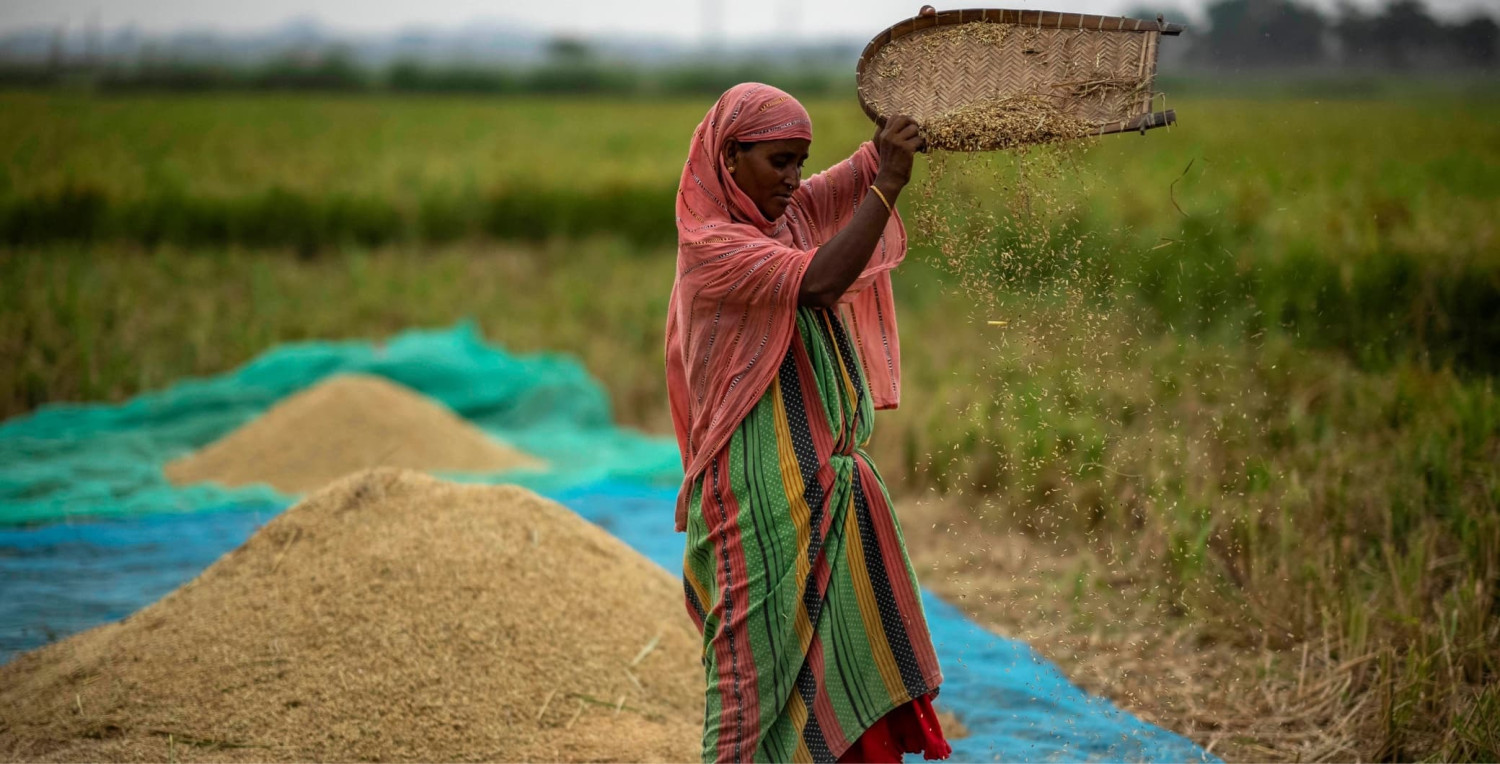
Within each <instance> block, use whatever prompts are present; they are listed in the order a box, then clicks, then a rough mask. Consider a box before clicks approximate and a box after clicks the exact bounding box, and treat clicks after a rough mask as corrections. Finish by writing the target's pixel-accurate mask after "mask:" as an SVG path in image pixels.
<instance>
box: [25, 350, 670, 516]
mask: <svg viewBox="0 0 1500 764" xmlns="http://www.w3.org/2000/svg"><path fill="white" fill-rule="evenodd" d="M343 373H364V374H373V375H378V376H381V377H385V378H387V379H390V380H392V381H394V382H397V383H400V384H402V385H405V386H406V387H409V388H411V389H413V390H416V391H417V392H419V393H422V394H424V395H426V396H428V397H429V398H432V399H434V400H436V401H439V402H441V403H443V404H445V405H446V406H447V407H448V408H450V409H452V410H453V411H454V412H455V413H457V414H458V415H459V416H462V417H463V418H465V419H467V420H469V421H470V422H472V423H473V424H475V425H477V426H478V427H480V428H481V429H483V430H485V431H486V432H489V433H491V434H493V435H495V436H497V437H499V438H501V439H503V440H505V441H507V442H509V443H511V444H513V445H515V446H516V447H518V448H520V449H521V450H523V451H525V452H527V453H531V454H534V455H536V456H539V457H541V458H542V459H544V460H546V461H547V463H548V465H549V466H548V468H547V469H546V470H544V471H515V472H511V473H499V474H494V475H451V474H450V475H444V477H449V478H456V479H463V480H477V481H495V482H499V481H504V482H512V483H520V484H522V485H525V486H527V487H529V488H532V489H534V490H537V491H541V492H544V493H552V492H555V491H559V490H564V489H566V488H567V487H569V486H572V485H578V484H584V483H591V482H595V481H598V480H605V479H619V480H629V481H631V482H638V483H646V484H656V485H673V484H675V483H676V482H677V481H680V480H681V479H682V468H681V461H680V459H679V457H678V454H677V444H676V443H675V442H674V441H673V440H671V439H670V438H659V437H651V436H647V435H644V434H642V433H638V432H633V431H630V430H626V429H622V428H620V427H618V426H616V425H615V424H614V423H613V421H612V420H611V415H610V408H609V400H608V397H607V396H606V395H605V393H604V391H603V390H602V389H601V388H600V387H599V385H598V383H596V382H595V381H594V380H593V379H592V378H590V377H589V375H588V372H587V371H585V370H584V368H583V367H582V366H580V365H579V364H578V363H577V362H576V361H573V360H572V359H570V358H568V357H566V356H561V355H552V354H545V353H544V354H536V355H527V356H516V355H512V354H510V353H507V352H505V351H504V350H502V349H500V348H498V347H496V346H494V345H490V344H487V343H486V342H485V341H484V339H483V338H482V337H481V336H480V335H479V332H478V330H477V329H476V328H475V327H474V326H473V325H472V324H470V323H463V324H459V325H457V326H455V327H453V328H451V329H447V330H437V331H421V330H419V331H410V332H406V333H403V334H400V335H398V336H396V337H394V338H392V339H390V340H388V341H385V342H368V341H350V342H305V343H297V344H289V345H283V346H280V347H278V348H276V349H275V350H272V351H270V352H267V353H266V354H264V355H262V356H260V357H259V358H257V359H255V360H254V361H251V362H250V363H248V364H246V365H245V366H243V367H241V368H239V369H237V370H235V371H233V372H230V373H228V374H224V375H222V376H218V377H212V378H209V379H199V380H189V381H184V382H180V383H178V384H175V385H173V386H171V387H169V388H167V389H165V390H162V391H159V392H154V393H148V394H145V395H141V396H139V397H137V398H135V399H133V400H131V401H130V402H128V403H125V404H121V405H54V406H48V407H45V408H42V409H40V410H38V411H36V412H35V413H32V414H30V415H28V416H24V417H20V418H17V419H14V420H11V421H9V422H6V423H5V424H3V425H0V524H18V523H41V522H52V521H56V520H59V519H63V518H68V517H74V516H84V515H90V516H119V515H137V514H143V513H151V512H188V511H195V510H199V509H203V508H208V507H217V506H224V505H228V504H239V503H247V502H253V503H276V504H281V505H285V504H287V503H289V502H290V501H291V500H292V499H293V498H295V497H290V496H284V495H281V494H279V493H277V492H276V491H274V490H272V489H271V488H270V487H269V486H247V487H242V488H225V487H222V486H217V485H212V484H199V485H192V486H184V487H178V486H173V485H172V484H170V483H168V482H167V480H166V478H165V477H164V476H163V475H162V466H163V465H164V464H166V463H167V462H169V461H171V460H172V459H175V458H177V457H179V456H182V455H184V454H187V453H190V452H192V451H194V450H196V449H198V448H201V447H202V446H204V445H207V444H208V443H211V442H213V441H214V440H216V439H218V438H220V437H222V436H223V435H225V434H227V433H229V432H230V431H231V430H234V429H235V428H237V427H239V426H240V425H243V424H245V423H246V422H248V421H250V420H252V419H254V418H255V417H257V416H259V415H260V414H261V413H262V412H264V411H265V410H266V409H268V408H269V407H271V406H272V405H274V404H275V403H276V402H278V401H279V400H281V399H282V398H285V397H286V396H288V395H291V394H293V393H296V392H298V391H300V390H303V389H306V388H308V387H310V386H312V385H315V384H317V383H318V382H319V381H320V380H322V379H324V378H325V377H328V376H330V375H334V374H343Z"/></svg>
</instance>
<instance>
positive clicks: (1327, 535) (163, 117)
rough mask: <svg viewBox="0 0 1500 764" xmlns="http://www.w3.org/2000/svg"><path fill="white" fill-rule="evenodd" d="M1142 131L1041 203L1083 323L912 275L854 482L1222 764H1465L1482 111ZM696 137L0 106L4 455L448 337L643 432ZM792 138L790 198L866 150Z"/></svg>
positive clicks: (1279, 107) (1470, 684) (1486, 504)
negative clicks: (803, 180)
mask: <svg viewBox="0 0 1500 764" xmlns="http://www.w3.org/2000/svg"><path fill="white" fill-rule="evenodd" d="M1169 97H1170V96H1169ZM1169 105H1170V106H1172V107H1173V108H1176V109H1177V110H1178V113H1179V115H1180V116H1181V118H1182V120H1183V122H1182V125H1181V126H1179V127H1178V128H1176V129H1174V130H1172V131H1170V132H1164V131H1156V132H1153V133H1152V134H1151V135H1149V136H1146V137H1137V136H1119V137H1114V138H1110V139H1105V140H1101V141H1100V142H1098V143H1097V144H1096V145H1095V147H1094V148H1093V150H1091V151H1090V152H1089V153H1088V154H1087V155H1086V156H1084V157H1082V158H1080V159H1078V160H1076V161H1077V164H1075V165H1073V166H1071V167H1064V172H1063V173H1061V174H1060V175H1059V176H1058V177H1057V178H1055V179H1053V180H1051V181H1047V180H1044V181H1042V185H1043V186H1045V190H1046V191H1047V193H1055V194H1058V195H1060V196H1061V197H1064V198H1068V199H1072V200H1074V201H1075V202H1076V203H1077V204H1078V207H1077V209H1078V210H1079V214H1078V215H1077V216H1076V219H1063V220H1057V221H1054V223H1055V228H1054V227H1053V225H1054V224H1053V223H1049V224H1048V226H1047V230H1048V231H1049V232H1051V233H1053V234H1054V235H1056V236H1057V237H1059V238H1060V239H1069V240H1077V241H1079V242H1081V243H1080V244H1079V245H1078V247H1077V249H1076V255H1077V257H1076V259H1075V260H1073V261H1072V263H1073V264H1076V265H1078V266H1079V267H1080V268H1083V269H1084V270H1083V271H1082V273H1081V277H1080V278H1079V279H1078V280H1079V281H1080V282H1083V283H1089V284H1093V285H1096V286H1097V287H1098V288H1097V289H1095V290H1093V291H1091V292H1090V293H1088V294H1087V295H1084V296H1083V297H1082V298H1080V299H1081V302H1078V303H1077V304H1062V303H1059V304H1053V303H1049V302H1048V301H1047V300H1044V299H1038V298H1036V297H1035V296H1034V293H1036V292H1040V291H1043V290H1042V287H1043V286H1044V285H1045V284H1048V283H1052V282H1049V281H1048V279H1056V277H1057V275H1058V274H1056V273H1045V272H1042V273H1039V274H1032V275H1028V276H1027V277H1026V278H1024V279H1021V280H1019V281H1017V282H1015V283H1014V284H1013V285H1012V291H1013V292H1014V294H1013V295H1007V294H1000V295H996V296H994V299H992V300H988V301H975V300H973V299H972V296H971V295H970V294H966V293H965V291H964V286H963V284H961V283H957V282H956V280H955V277H954V275H953V274H952V273H949V272H946V271H945V269H944V268H942V267H938V264H939V263H940V259H939V258H940V254H939V252H937V251H936V250H935V249H932V248H930V247H921V248H918V250H917V251H915V252H914V253H913V255H912V258H911V261H910V262H909V263H908V264H907V265H906V266H903V270H902V275H901V278H900V279H899V280H898V285H897V290H898V295H897V296H898V301H899V303H900V306H901V320H902V324H901V329H902V334H903V339H904V340H905V342H904V343H903V347H904V348H905V355H906V358H905V374H904V378H905V388H906V396H905V399H904V401H903V405H902V408H901V409H899V410H897V411H895V412H891V413H889V414H883V415H882V416H881V421H880V423H879V425H878V426H877V428H876V432H877V435H876V440H875V442H874V444H873V446H872V450H873V452H874V455H875V457H876V461H877V463H878V464H880V465H881V468H882V470H883V471H884V472H885V473H886V475H887V477H888V478H889V479H890V481H891V483H892V485H893V487H894V488H895V489H896V490H898V491H899V492H901V493H903V494H905V495H907V496H915V495H924V494H928V493H936V494H939V495H942V496H945V497H947V498H948V499H949V502H950V503H960V504H963V505H965V506H966V507H967V508H968V510H969V512H968V514H966V515H964V516H963V518H962V519H961V520H959V521H955V522H962V523H967V524H969V527H970V528H972V529H975V530H977V531H979V532H980V533H978V534H972V535H971V537H970V539H969V541H970V546H969V547H967V550H968V551H973V550H974V546H973V545H974V544H977V543H980V540H984V541H983V543H985V544H990V543H991V540H994V543H995V544H996V545H997V546H996V548H1001V547H1000V546H999V545H1000V544H1001V542H1002V541H1003V540H1004V539H1007V538H1024V539H1027V540H1029V541H1030V542H1034V543H1036V544H1045V545H1049V546H1051V547H1055V548H1058V549H1063V550H1065V551H1066V553H1067V559H1068V560H1070V561H1071V562H1070V563H1069V565H1068V566H1063V567H1058V568H1056V569H1048V570H1044V571H1039V572H1037V575H1039V576H1040V578H1039V579H1038V583H1037V587H1039V588H1037V589H1035V590H1028V591H1026V592H1018V591H1012V590H1005V589H996V590H991V591H989V593H988V595H987V596H990V597H991V600H990V602H989V604H988V605H987V607H989V608H992V609H993V608H1001V607H1013V603H1014V602H1015V601H1018V600H1019V599H1024V600H1025V601H1032V602H1044V603H1046V606H1045V607H1046V609H1047V612H1046V613H1044V614H1043V616H1045V617H1041V616H1038V617H1030V616H1028V617H1030V618H1031V620H1024V619H1019V617H1017V619H1018V620H1014V623H1016V624H1020V625H1022V626H1024V625H1025V624H1030V626H1026V629H1043V626H1046V625H1047V624H1051V626H1047V628H1050V629H1052V631H1045V630H1041V631H1025V629H1022V631H1023V632H1024V633H1027V634H1033V635H1043V634H1053V635H1054V636H1056V638H1057V639H1056V643H1055V645H1054V646H1053V647H1052V648H1049V647H1047V646H1046V645H1044V646H1043V649H1044V650H1049V649H1051V650H1052V652H1050V653H1049V654H1052V655H1054V656H1055V657H1058V658H1059V660H1062V661H1063V662H1064V664H1065V665H1067V666H1069V667H1070V669H1071V670H1073V671H1074V672H1075V673H1074V676H1075V677H1076V678H1080V681H1083V682H1085V683H1086V684H1088V685H1089V686H1090V687H1093V688H1095V689H1098V690H1100V691H1103V692H1106V693H1109V694H1112V696H1114V697H1116V699H1117V700H1119V701H1120V702H1122V703H1124V704H1125V705H1127V707H1131V708H1133V709H1136V710H1138V711H1140V712H1141V713H1144V714H1146V715H1148V716H1152V717H1153V718H1157V719H1159V720H1162V721H1163V722H1164V723H1168V724H1169V725H1170V726H1173V727H1174V728H1177V729H1181V730H1185V731H1188V732H1190V733H1191V734H1192V735H1193V736H1194V737H1195V738H1196V739H1199V740H1200V741H1202V742H1204V743H1205V744H1209V743H1212V744H1214V745H1215V746H1216V747H1215V749H1214V750H1215V751H1217V752H1220V753H1224V754H1225V755H1229V756H1231V757H1233V758H1244V759H1284V760H1292V759H1319V758H1385V759H1429V758H1433V759H1453V760H1472V759H1493V758H1496V757H1500V729H1497V727H1496V722H1495V721H1494V720H1495V719H1497V718H1500V713H1496V711H1497V709H1500V694H1497V692H1496V691H1495V690H1494V689H1493V688H1494V687H1496V686H1500V647H1497V646H1500V471H1497V470H1496V469H1495V467H1494V465H1495V464H1497V463H1500V398H1497V395H1496V390H1495V387H1494V373H1495V372H1496V371H1497V370H1500V256H1497V252H1500V246H1497V242H1496V226H1497V223H1496V215H1495V213H1496V212H1497V211H1500V205H1497V200H1500V180H1497V179H1500V127H1497V125H1500V106H1497V105H1496V104H1495V103H1492V102H1485V101H1469V102H1466V101H1462V100H1459V99H1457V98H1453V97H1449V96H1440V97H1431V98H1427V99H1417V100H1411V101H1409V102H1395V101H1377V100H1367V99H1357V98H1355V99H1341V100H1337V101H1319V100H1315V99H1312V98H1306V99H1300V100H1298V99H1279V100H1278V99H1272V98H1263V99H1256V100H1228V99H1217V100H1216V99H1212V98H1208V97H1198V98H1192V99H1187V98H1184V99H1173V101H1172V103H1170V104H1169ZM706 107H707V104H706V103H696V102H691V103H690V102H666V103H648V102H586V101H567V100H558V101H542V100H484V99H461V98H421V97H410V98H405V97H378V98H375V97H368V98H366V97H347V98H346V97H329V96H324V97H317V98H312V97H288V96H250V95H234V96H217V95H216V96H207V97H199V98H182V97H157V96H131V97H124V98H94V97H87V96H79V95H59V94H35V93H6V94H0V108H4V109H5V110H6V113H7V115H8V116H9V117H10V118H8V119H7V120H5V121H3V122H0V139H3V143H0V145H5V146H8V147H11V148H10V149H8V153H7V154H6V155H5V159H6V163H5V165H4V168H3V172H0V210H3V214H0V231H3V232H4V237H3V238H4V239H5V240H6V241H8V242H9V244H6V245H0V368H4V369H5V372H4V373H0V417H9V416H15V415H18V414H22V413H24V412H26V411H29V410H32V409H34V408H35V407H37V406H39V405H43V404H46V403H48V402H53V401H64V400H122V399H124V398H126V397H128V396H130V395H133V394H135V393H137V392H139V391H141V390H146V389H152V388H156V387H161V386H163V385H165V384H168V383H170V382H172V381H174V380H176V379H179V378H181V377H184V376H194V375H203V374H213V373H217V372H221V371H224V370H227V369H229V368H232V367H234V366H235V365H237V364H240V363H243V362H244V361H247V360H249V359H250V358H252V357H254V356H255V355H256V354H258V353H260V352H262V351H264V350H265V349H267V348H269V347H271V346H273V345H275V344H276V343H279V342H285V341H291V340H298V339H306V338H314V337H317V338H340V337H370V336H382V335H386V334H389V333H393V332H396V331H399V330H401V329H405V328H409V327H412V326H433V325H446V324H449V323H451V322H453V321H455V320H458V319H460V318H464V317H473V318H475V319H476V320H477V321H478V322H479V323H480V325H481V326H482V328H483V329H484V330H485V332H486V334H487V336H489V337H490V338H492V339H493V340H495V341H498V342H501V343H504V344H505V345H507V346H509V347H511V348H513V349H517V350H553V351H564V352H570V353H575V354H577V355H579V356H580V357H581V358H582V359H583V360H584V362H585V363H587V364H588V366H589V368H591V369H592V370H593V371H594V372H595V373H596V374H597V375H598V376H599V377H600V379H601V380H602V381H603V382H604V384H605V385H606V387H607V388H608V389H609V391H610V393H611V395H612V396H613V399H614V402H615V404H616V408H617V411H618V416H619V418H620V419H621V420H622V421H624V422H625V423H628V424H632V425H635V426H639V427H643V428H646V429H648V430H652V431H655V432H661V433H666V432H670V421H669V419H668V415H667V411H666V406H665V395H664V391H663V383H662V374H661V366H660V364H661V361H660V359H661V331H662V316H663V315H664V313H665V307H666V298H667V288H666V286H667V285H668V284H669V283H670V280H671V276H672V270H673V265H672V256H671V255H672V252H671V246H670V239H671V228H670V226H671V223H670V214H671V213H670V211H669V210H670V206H669V202H670V198H671V194H672V192H673V188H674V186H675V180H676V174H677V172H678V171H679V169H680V166H681V164H680V163H681V155H682V151H683V149H684V147H685V145H686V142H687V137H688V135H689V133H690V131H691V129H692V127H693V125H694V124H695V123H696V121H697V120H698V119H699V118H700V117H701V115H702V113H703V111H704V110H705V109H706ZM810 108H811V109H812V111H813V116H814V122H815V124H816V125H817V131H818V133H817V140H815V141H814V147H813V149H814V156H813V157H812V159H811V160H810V161H809V166H810V167H821V166H824V165H826V164H828V163H831V162H832V161H835V160H837V159H839V158H842V156H844V155H846V154H847V152H848V151H850V150H851V149H852V148H853V147H854V146H855V145H856V144H857V142H858V141H860V140H862V139H863V138H865V137H866V136H867V134H868V133H869V132H870V130H869V125H868V123H867V122H866V121H865V120H864V118H863V116H862V115H861V114H860V113H859V111H858V109H857V107H855V106H853V105H852V104H850V103H843V102H840V103H832V102H819V103H813V104H811V105H810ZM996 172H997V174H996V175H995V176H994V177H993V178H989V179H985V178H978V179H975V180H972V181H961V182H974V183H978V182H981V181H982V182H985V183H988V184H990V186H989V187H993V186H994V185H997V184H999V185H1003V183H999V181H1000V180H1003V179H1004V178H1006V177H1011V176H1009V175H1006V174H1005V168H999V169H997V171H996ZM920 182H921V179H920V178H919V179H918V183H920ZM975 188H976V189H977V188H981V186H978V185H976V186H975ZM913 196H914V195H911V194H909V195H908V196H907V197H904V198H903V201H902V205H903V207H905V208H906V209H907V212H908V213H910V211H911V205H912V204H913V202H914V199H913ZM979 196H981V197H984V198H985V199H987V202H986V203H988V204H991V205H997V204H1000V203H1002V202H1003V201H1004V199H1005V197H1004V195H1003V194H1000V195H994V194H991V192H989V191H985V192H983V193H981V194H979ZM70 205H71V206H70ZM80 221H84V223H83V224H82V228H79V227H78V226H79V225H80ZM87 221H92V222H87ZM142 221H145V222H142ZM995 244H996V245H997V246H999V247H1002V248H1003V247H1005V246H1010V244H1011V243H1008V242H1006V241H1003V240H1002V241H997V242H995ZM1042 270H1043V271H1045V268H1044V269H1042ZM600 285H608V287H609V288H607V289H601V288H600ZM1029 295H1030V296H1029ZM997 317H998V318H1004V319H1006V320H1008V321H1009V322H1010V323H1009V324H1008V325H1006V326H1003V327H997V326H991V325H990V324H989V323H988V321H989V320H991V319H995V318H997ZM1039 327H1041V328H1045V331H1041V330H1040V329H1039ZM1037 340H1040V341H1037ZM947 564H948V567H946V568H943V570H944V571H945V575H951V576H955V577H966V579H965V580H969V581H979V582H981V583H983V582H985V581H988V582H991V583H993V582H994V581H995V580H998V579H999V578H1000V577H1001V576H1000V574H998V573H996V572H995V569H994V568H995V566H996V565H997V564H998V563H997V561H996V560H995V559H990V558H985V557H984V556H983V555H978V556H974V557H972V559H971V557H970V555H968V554H967V553H966V554H964V555H962V559H960V560H956V561H954V560H950V561H949V562H948V563H947ZM1000 567H1002V568H1003V566H1000ZM1026 575H1027V573H1025V572H1022V571H1011V572H1010V573H1006V574H1005V576H1008V577H1009V578H1010V579H1011V580H1018V579H1024V578H1025V576H1026ZM1031 598H1039V599H1031ZM1007 602H1008V603H1011V604H1009V605H1007V604H1006V603H1007ZM997 603H998V604H997ZM970 604H972V603H970ZM996 612H998V611H996ZM997 617H998V616H997ZM1006 617H1010V616H1006ZM1001 621H1004V619H1003V618H1002V619H1001ZM1018 628H1020V627H1019V626H1018ZM1106 632H1107V633H1114V634H1120V635H1126V636H1122V637H1120V638H1121V639H1126V638H1127V637H1128V638H1129V639H1138V638H1140V639H1145V640H1146V641H1147V642H1151V641H1152V640H1153V639H1154V640H1155V642H1153V644H1156V645H1157V647H1153V648H1152V649H1153V650H1157V652H1154V653H1150V652H1148V653H1138V654H1137V655H1146V656H1148V658H1143V659H1141V660H1147V659H1150V660H1155V661H1160V662H1163V663H1164V664H1168V665H1173V662H1180V665H1187V666H1191V667H1193V672H1197V673H1193V674H1192V675H1191V676H1187V675H1186V674H1184V675H1183V676H1184V677H1186V678H1182V679H1181V681H1180V682H1178V683H1175V684H1173V685H1172V686H1171V687H1167V686H1157V687H1153V686H1148V685H1145V684H1143V683H1141V682H1140V681H1130V680H1129V679H1128V678H1118V677H1116V676H1114V673H1115V672H1127V671H1128V672H1130V674H1131V675H1132V676H1134V674H1135V673H1136V672H1138V671H1140V670H1142V669H1143V668H1145V669H1150V668H1151V667H1150V666H1141V665H1124V664H1122V663H1119V662H1114V663H1111V662H1110V660H1109V659H1107V656H1106V657H1101V656H1100V655H1099V650H1097V649H1095V648H1094V647H1093V646H1094V645H1095V644H1096V643H1095V642H1092V641H1090V640H1092V639H1094V637H1093V636H1090V635H1094V634H1096V633H1106ZM1141 635H1145V636H1144V637H1142V636H1141ZM1152 635H1155V636H1154V637H1153V636H1152ZM1163 635H1165V636H1163ZM1158 648H1159V649H1158ZM1152 656H1154V657H1152ZM1221 669H1222V670H1221ZM1231 669H1232V670H1231ZM1183 671H1186V669H1183ZM1215 672H1219V673H1215ZM1147 674H1148V675H1151V674H1150V672H1149V671H1148V672H1147ZM1205 677H1209V678H1207V679H1206V678H1205ZM1116 679H1118V681H1115V680H1116ZM1174 681H1175V680H1174Z"/></svg>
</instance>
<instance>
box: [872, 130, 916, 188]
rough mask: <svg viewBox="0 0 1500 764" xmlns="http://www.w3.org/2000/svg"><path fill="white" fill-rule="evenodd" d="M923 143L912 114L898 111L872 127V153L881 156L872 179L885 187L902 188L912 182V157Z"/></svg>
mask: <svg viewBox="0 0 1500 764" xmlns="http://www.w3.org/2000/svg"><path fill="white" fill-rule="evenodd" d="M926 145H927V141H926V139H924V138H923V137H922V131H921V128H920V127H919V126H918V125H917V121H916V120H914V119H912V118H911V117H908V116H906V115H904V114H898V115H896V116H894V117H891V118H889V119H886V120H884V121H882V122H881V123H880V125H879V127H877V128H876V130H875V152H876V153H877V154H879V155H880V170H879V172H878V173H877V174H876V176H875V182H876V183H879V184H881V185H882V186H887V188H885V189H884V190H892V191H899V190H900V189H902V188H904V187H905V186H906V184H907V183H908V182H910V181H911V166H912V157H913V156H914V155H915V154H916V153H917V152H918V151H921V150H922V148H923V147H925V146H926ZM881 181H885V182H884V183H881Z"/></svg>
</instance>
